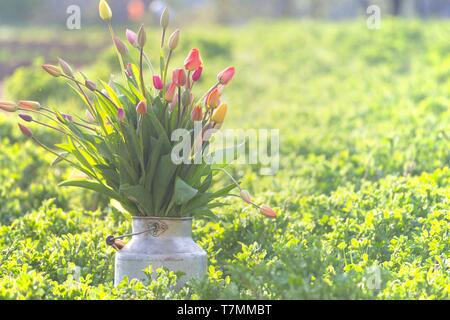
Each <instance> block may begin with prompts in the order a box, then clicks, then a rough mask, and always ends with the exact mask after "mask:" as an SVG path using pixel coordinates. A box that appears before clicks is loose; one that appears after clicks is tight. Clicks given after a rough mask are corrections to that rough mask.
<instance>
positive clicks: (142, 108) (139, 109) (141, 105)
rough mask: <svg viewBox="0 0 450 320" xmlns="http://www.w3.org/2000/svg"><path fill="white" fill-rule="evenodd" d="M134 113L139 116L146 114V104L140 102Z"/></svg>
mask: <svg viewBox="0 0 450 320" xmlns="http://www.w3.org/2000/svg"><path fill="white" fill-rule="evenodd" d="M136 112H137V113H139V114H140V115H144V114H146V113H147V103H146V102H145V101H140V102H139V103H138V105H137V106H136Z"/></svg>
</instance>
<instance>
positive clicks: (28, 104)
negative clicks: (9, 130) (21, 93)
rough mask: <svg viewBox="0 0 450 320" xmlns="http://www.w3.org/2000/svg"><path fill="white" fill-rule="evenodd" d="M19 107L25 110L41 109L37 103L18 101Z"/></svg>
mask: <svg viewBox="0 0 450 320" xmlns="http://www.w3.org/2000/svg"><path fill="white" fill-rule="evenodd" d="M19 107H20V108H22V109H27V110H39V109H40V108H41V104H40V103H39V102H37V101H26V100H21V101H19Z"/></svg>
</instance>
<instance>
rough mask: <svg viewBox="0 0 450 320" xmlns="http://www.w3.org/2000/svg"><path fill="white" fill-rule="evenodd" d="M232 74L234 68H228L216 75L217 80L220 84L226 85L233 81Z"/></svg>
mask: <svg viewBox="0 0 450 320" xmlns="http://www.w3.org/2000/svg"><path fill="white" fill-rule="evenodd" d="M234 73H235V69H234V67H228V68H226V69H225V70H223V71H222V72H220V73H219V74H218V75H217V80H219V82H220V83H221V84H228V83H229V82H230V81H231V80H233V77H234Z"/></svg>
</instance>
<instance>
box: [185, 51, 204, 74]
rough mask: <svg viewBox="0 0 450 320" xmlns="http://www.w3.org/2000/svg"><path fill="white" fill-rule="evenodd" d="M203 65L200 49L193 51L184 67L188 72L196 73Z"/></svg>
mask: <svg viewBox="0 0 450 320" xmlns="http://www.w3.org/2000/svg"><path fill="white" fill-rule="evenodd" d="M202 65H203V61H202V57H201V56H200V52H199V51H198V49H195V48H194V49H192V50H191V51H190V52H189V54H188V56H187V58H186V60H184V67H185V68H186V70H189V71H194V70H197V69H198V68H200V67H201V66H202Z"/></svg>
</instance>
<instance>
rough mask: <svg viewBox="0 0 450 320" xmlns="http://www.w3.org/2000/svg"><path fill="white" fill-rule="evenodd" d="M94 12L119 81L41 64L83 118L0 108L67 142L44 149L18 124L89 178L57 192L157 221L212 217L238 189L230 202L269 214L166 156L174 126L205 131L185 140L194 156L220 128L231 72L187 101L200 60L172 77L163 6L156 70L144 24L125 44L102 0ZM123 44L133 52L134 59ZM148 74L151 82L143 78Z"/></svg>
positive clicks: (195, 55)
mask: <svg viewBox="0 0 450 320" xmlns="http://www.w3.org/2000/svg"><path fill="white" fill-rule="evenodd" d="M99 9H100V10H99V11H100V17H101V18H102V19H103V20H104V21H105V22H106V23H107V24H108V26H109V30H110V33H111V37H112V41H113V43H114V46H115V49H116V52H117V56H118V60H119V63H120V66H121V71H122V74H121V76H122V77H123V79H121V81H116V82H113V81H110V82H109V83H105V82H100V83H95V82H93V81H91V80H90V79H88V78H87V77H86V76H85V75H84V74H82V73H79V74H76V73H75V72H74V70H73V69H72V67H71V66H70V65H69V63H67V62H66V61H64V60H62V59H59V65H50V64H45V65H43V69H44V70H45V71H46V72H47V73H49V74H50V75H51V76H53V77H58V78H62V79H64V80H66V81H68V82H69V84H70V86H71V87H72V88H73V89H75V91H76V92H77V93H78V95H79V96H80V98H81V100H82V101H83V102H84V105H85V107H86V115H84V116H83V117H79V116H75V115H69V114H63V113H61V112H59V111H58V110H57V109H52V108H50V107H47V106H43V105H41V104H40V103H39V102H36V101H19V102H18V103H15V102H6V101H4V102H0V108H1V109H2V110H4V111H7V112H20V114H19V117H20V118H21V119H22V120H23V121H24V122H27V123H33V124H37V125H41V126H45V127H47V128H48V129H51V130H55V131H56V132H58V133H60V134H61V135H62V136H63V137H64V138H65V142H64V143H61V144H57V145H55V146H54V147H49V146H47V145H44V144H43V143H42V142H41V141H39V140H38V139H37V138H36V137H35V136H33V133H32V131H31V130H30V129H29V127H27V126H26V125H25V124H19V128H20V130H21V132H22V133H23V134H24V135H25V136H27V137H29V138H30V139H32V140H33V141H34V142H35V143H36V144H37V145H39V146H41V147H43V148H45V149H46V150H47V151H48V152H51V153H53V154H55V156H56V159H55V161H54V163H53V164H57V163H59V162H62V161H65V162H67V163H69V164H70V165H71V166H72V167H73V168H74V169H76V170H79V171H81V172H82V173H83V174H84V175H85V176H86V178H85V179H77V180H69V181H65V182H63V183H61V186H72V187H81V188H85V189H89V190H92V191H95V192H99V193H101V194H104V195H106V196H107V197H109V198H111V199H115V200H117V201H118V202H119V203H120V204H121V205H122V207H123V208H124V209H125V210H127V211H128V212H129V213H131V214H132V215H133V216H156V217H186V216H192V215H194V214H196V215H197V214H198V215H211V214H212V212H211V209H212V208H214V207H217V206H218V205H219V204H218V202H217V201H215V200H217V199H218V198H221V197H225V196H229V195H233V194H230V192H232V190H234V189H236V188H238V190H239V191H240V194H235V195H234V196H238V197H241V198H242V199H243V200H244V201H245V202H247V203H249V204H251V205H253V206H254V207H256V208H258V209H259V210H260V212H261V213H262V214H264V215H265V216H268V217H272V218H274V217H275V216H276V214H275V212H274V211H273V210H272V209H271V208H270V207H268V206H265V205H264V206H259V205H257V204H255V203H254V202H252V199H251V197H250V194H249V193H248V192H247V191H245V190H242V189H241V187H240V186H239V184H238V183H237V182H236V181H235V180H234V179H233V177H232V176H231V175H229V174H228V173H227V172H226V171H225V169H224V168H223V167H219V166H214V165H211V164H207V163H205V161H203V162H202V163H200V164H198V163H197V164H193V163H189V164H186V163H181V164H176V163H174V162H173V161H172V159H171V151H172V149H173V147H174V144H173V142H172V141H171V135H172V132H173V131H174V130H177V129H185V130H188V132H190V134H192V135H194V130H193V128H194V124H195V123H196V122H197V123H199V124H200V125H201V126H202V128H203V130H202V131H201V133H200V136H199V137H192V138H193V139H194V140H195V141H201V142H200V143H201V146H202V148H201V150H205V147H206V146H207V145H208V143H209V139H204V138H205V137H204V133H205V132H206V131H207V129H220V127H221V125H222V123H223V122H224V120H225V116H226V113H227V109H228V108H227V105H226V104H225V103H223V102H221V94H222V91H223V90H224V88H225V87H226V86H227V85H228V84H229V83H230V81H231V80H232V79H233V76H234V74H235V69H234V68H233V67H229V68H227V69H225V70H224V71H222V72H220V73H219V75H218V77H217V83H215V84H214V85H213V86H212V87H211V88H210V89H209V90H208V91H207V92H206V93H205V94H204V95H203V96H202V97H201V98H200V99H194V97H193V94H192V90H193V88H194V86H195V83H196V82H197V81H199V79H200V77H201V75H202V70H203V62H202V59H201V56H200V52H199V50H197V49H192V50H191V51H190V53H189V55H188V56H187V58H186V60H185V62H184V68H176V69H174V70H173V72H172V74H171V77H170V74H169V72H168V70H169V63H170V60H171V58H172V56H173V54H174V53H175V50H176V49H177V46H178V43H179V38H180V31H179V30H176V31H175V32H173V33H172V34H171V35H170V37H168V39H166V33H167V31H168V25H169V13H168V11H167V9H166V10H165V11H164V12H163V14H162V16H161V27H162V37H161V41H160V47H161V50H160V58H159V72H156V71H155V68H154V67H153V65H152V63H151V60H150V59H149V58H148V56H147V55H146V54H145V52H144V46H145V45H146V42H147V36H146V32H145V29H144V27H143V26H141V28H140V29H139V31H138V32H133V31H131V30H127V31H126V39H127V41H128V42H129V44H130V46H128V45H126V44H125V43H124V41H122V40H121V39H120V38H119V37H118V36H117V35H116V34H115V33H114V30H113V28H112V25H111V18H112V12H111V9H110V7H109V5H108V3H107V2H106V1H105V0H101V1H100V7H99ZM129 47H132V48H133V49H134V50H136V54H135V55H132V54H131V51H130V48H129ZM133 57H134V58H133ZM136 57H137V58H136ZM147 69H148V70H149V71H150V73H151V75H152V76H150V74H148V72H147V71H146V70H147ZM147 76H148V78H150V79H149V80H150V81H149V82H150V83H151V85H149V84H148V83H146V81H145V80H146V78H147ZM37 115H39V117H37ZM42 119H45V120H47V121H44V120H42ZM192 156H194V151H193V152H192ZM217 174H224V175H227V176H228V178H227V179H229V180H230V184H229V185H227V186H225V187H223V188H222V189H220V190H217V191H211V188H212V186H213V177H214V176H215V175H217Z"/></svg>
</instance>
